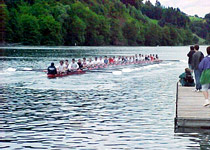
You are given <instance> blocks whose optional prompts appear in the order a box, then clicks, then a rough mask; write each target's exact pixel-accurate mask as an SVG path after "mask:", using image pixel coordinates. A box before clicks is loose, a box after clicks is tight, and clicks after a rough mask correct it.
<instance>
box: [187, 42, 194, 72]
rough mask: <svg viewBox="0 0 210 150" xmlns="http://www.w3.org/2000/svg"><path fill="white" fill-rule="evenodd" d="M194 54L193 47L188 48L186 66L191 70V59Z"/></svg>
mask: <svg viewBox="0 0 210 150" xmlns="http://www.w3.org/2000/svg"><path fill="white" fill-rule="evenodd" d="M194 53H195V51H194V46H190V52H189V53H188V54H187V56H188V57H189V59H188V65H189V68H190V69H192V65H191V64H192V57H193V54H194Z"/></svg>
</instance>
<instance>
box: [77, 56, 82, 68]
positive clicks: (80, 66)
mask: <svg viewBox="0 0 210 150" xmlns="http://www.w3.org/2000/svg"><path fill="white" fill-rule="evenodd" d="M77 64H78V66H79V69H80V70H82V69H83V65H82V62H81V59H78V61H77Z"/></svg>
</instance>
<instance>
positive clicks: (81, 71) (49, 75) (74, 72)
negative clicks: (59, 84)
mask: <svg viewBox="0 0 210 150" xmlns="http://www.w3.org/2000/svg"><path fill="white" fill-rule="evenodd" d="M85 72H86V71H84V70H76V71H72V72H68V73H62V74H47V77H48V78H56V77H65V76H70V75H79V74H84V73H85Z"/></svg>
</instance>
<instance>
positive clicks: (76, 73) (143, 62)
mask: <svg viewBox="0 0 210 150" xmlns="http://www.w3.org/2000/svg"><path fill="white" fill-rule="evenodd" d="M160 62H162V60H155V61H139V62H134V63H131V62H128V63H123V64H109V65H99V66H96V67H92V68H87V69H85V70H76V71H72V72H68V73H62V74H55V75H54V74H47V77H48V78H56V77H65V76H70V75H80V74H85V73H86V72H88V71H92V70H98V69H103V68H107V67H114V66H125V65H131V64H141V65H150V64H156V63H160Z"/></svg>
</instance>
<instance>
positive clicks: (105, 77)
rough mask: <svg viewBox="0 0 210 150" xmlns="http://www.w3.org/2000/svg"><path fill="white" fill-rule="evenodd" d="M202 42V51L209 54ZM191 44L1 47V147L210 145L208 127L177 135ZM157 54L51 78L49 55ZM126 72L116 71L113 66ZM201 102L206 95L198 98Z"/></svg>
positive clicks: (76, 56) (200, 146)
mask: <svg viewBox="0 0 210 150" xmlns="http://www.w3.org/2000/svg"><path fill="white" fill-rule="evenodd" d="M205 48H206V47H205V46H203V47H201V50H202V51H203V52H204V54H206V52H205ZM188 51H189V47H54V48H52V47H51V48H48V47H17V48H15V47H14V48H10V49H7V48H4V49H1V50H0V63H1V65H0V149H81V150H82V149H83V150H84V149H91V150H92V149H100V150H103V149H117V150H119V149H149V150H150V149H151V150H154V149H161V150H162V149H210V136H209V135H208V133H209V131H203V132H202V133H196V132H194V133H174V117H175V94H176V82H177V81H178V76H179V75H180V74H181V73H182V72H183V71H184V68H185V67H187V57H186V54H187V53H188ZM139 53H141V54H158V55H159V57H160V59H162V60H179V61H163V62H162V63H160V64H155V65H149V66H139V65H129V66H122V67H117V68H107V69H105V70H104V71H101V72H95V73H93V72H89V73H86V74H83V75H75V76H68V77H63V78H57V79H48V78H47V77H46V74H45V73H44V72H38V71H15V70H16V69H17V70H21V69H26V68H33V69H46V68H47V67H48V66H49V65H50V63H51V62H52V61H54V62H55V63H58V61H59V60H60V59H69V60H70V59H71V58H73V57H74V58H76V59H77V58H82V57H84V56H86V57H90V56H101V55H102V56H104V55H108V56H118V55H134V54H139ZM116 70H118V71H123V73H122V75H118V76H117V75H114V74H113V73H112V72H113V71H116ZM201 103H202V101H201Z"/></svg>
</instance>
